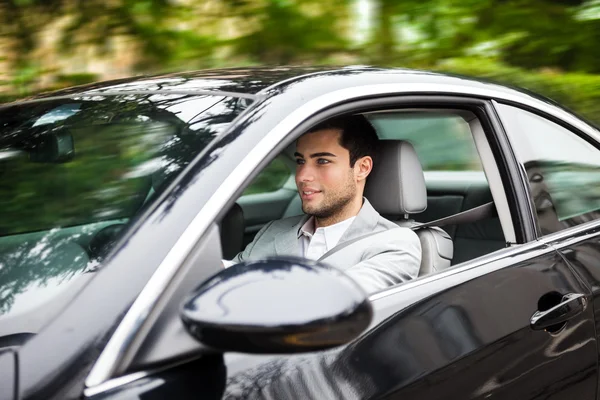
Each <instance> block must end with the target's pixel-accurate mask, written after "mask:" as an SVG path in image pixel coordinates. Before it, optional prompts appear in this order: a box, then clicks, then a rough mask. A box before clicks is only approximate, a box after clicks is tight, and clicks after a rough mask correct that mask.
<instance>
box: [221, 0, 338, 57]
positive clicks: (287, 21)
mask: <svg viewBox="0 0 600 400" xmlns="http://www.w3.org/2000/svg"><path fill="white" fill-rule="evenodd" d="M223 5H224V6H225V13H226V14H227V15H228V17H229V18H233V19H235V21H236V27H237V30H238V32H239V33H238V35H236V37H234V38H233V39H231V40H230V41H229V42H228V43H229V44H230V45H231V46H232V51H233V55H234V57H248V58H250V60H251V61H253V62H259V63H263V64H290V63H298V62H306V61H310V62H312V63H319V62H322V61H323V60H326V59H327V58H328V57H329V56H330V55H331V54H332V53H336V52H344V51H346V50H347V49H348V45H349V42H348V40H347V37H348V34H349V32H348V30H349V27H348V26H347V22H348V18H349V17H348V13H349V5H350V1H348V0H342V1H337V2H333V1H316V0H309V1H304V2H302V3H301V2H299V1H288V0H265V1H251V0H223Z"/></svg>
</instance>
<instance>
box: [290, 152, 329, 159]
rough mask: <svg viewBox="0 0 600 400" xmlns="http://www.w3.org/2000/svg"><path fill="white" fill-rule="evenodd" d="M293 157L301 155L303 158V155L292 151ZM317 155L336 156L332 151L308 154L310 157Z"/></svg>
mask: <svg viewBox="0 0 600 400" xmlns="http://www.w3.org/2000/svg"><path fill="white" fill-rule="evenodd" d="M294 157H301V158H304V156H303V155H302V154H300V153H298V152H295V153H294ZM317 157H337V156H336V155H335V154H333V153H327V152H322V153H313V154H311V155H310V158H317Z"/></svg>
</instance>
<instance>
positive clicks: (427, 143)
mask: <svg viewBox="0 0 600 400" xmlns="http://www.w3.org/2000/svg"><path fill="white" fill-rule="evenodd" d="M369 120H370V121H371V123H372V124H373V126H374V127H375V129H376V130H377V134H378V135H379V138H380V139H382V140H400V139H401V140H407V141H409V142H411V143H412V145H413V146H414V147H415V150H416V152H417V155H418V156H419V160H420V161H421V164H422V166H423V171H425V172H427V171H482V169H483V168H482V167H481V162H480V159H479V155H478V153H477V149H476V148H475V143H474V142H473V136H472V134H471V130H470V128H469V125H468V124H467V122H466V121H465V120H464V119H462V118H461V117H459V116H456V115H439V114H424V113H419V114H410V113H393V114H392V113H390V114H372V115H370V116H369ZM448 149H452V151H448Z"/></svg>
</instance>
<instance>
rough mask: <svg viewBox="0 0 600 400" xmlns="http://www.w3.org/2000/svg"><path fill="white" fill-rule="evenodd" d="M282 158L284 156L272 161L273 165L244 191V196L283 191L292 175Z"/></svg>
mask: <svg viewBox="0 0 600 400" xmlns="http://www.w3.org/2000/svg"><path fill="white" fill-rule="evenodd" d="M282 157H283V156H279V157H277V158H276V159H274V160H273V161H271V163H270V164H269V165H267V167H266V168H265V169H263V170H262V171H261V172H260V174H258V176H257V177H256V178H255V179H254V181H253V182H252V183H251V184H250V186H248V187H247V188H246V190H244V193H243V194H242V195H243V196H245V195H248V194H257V193H269V192H274V191H276V190H279V189H281V188H282V187H283V185H284V184H285V182H286V181H287V180H288V178H289V177H290V175H291V174H292V172H291V170H290V168H289V167H288V166H287V164H286V163H285V161H284V160H283V158H282Z"/></svg>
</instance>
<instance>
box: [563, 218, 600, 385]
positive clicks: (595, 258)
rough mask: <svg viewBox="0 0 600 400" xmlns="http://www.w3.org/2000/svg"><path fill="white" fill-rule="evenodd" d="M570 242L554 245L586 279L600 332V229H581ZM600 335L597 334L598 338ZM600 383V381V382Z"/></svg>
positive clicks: (597, 329) (597, 328)
mask: <svg viewBox="0 0 600 400" xmlns="http://www.w3.org/2000/svg"><path fill="white" fill-rule="evenodd" d="M570 239H571V240H570V241H569V242H565V243H564V244H561V243H560V242H557V243H556V244H555V245H554V246H555V247H556V248H557V249H558V250H559V252H560V253H561V254H562V256H563V257H564V258H565V260H566V262H567V263H569V264H570V265H571V266H572V267H573V268H574V269H575V270H576V271H577V272H578V273H579V274H580V275H581V276H582V277H583V278H584V279H585V281H587V282H589V285H590V288H591V291H592V302H591V305H592V308H593V310H594V314H595V321H596V332H597V335H598V332H600V230H599V229H598V227H591V228H588V229H584V230H580V231H579V233H578V234H577V235H573V236H571V238H570ZM597 339H598V336H596V340H597ZM599 384H600V382H599ZM599 390H600V387H599Z"/></svg>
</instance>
